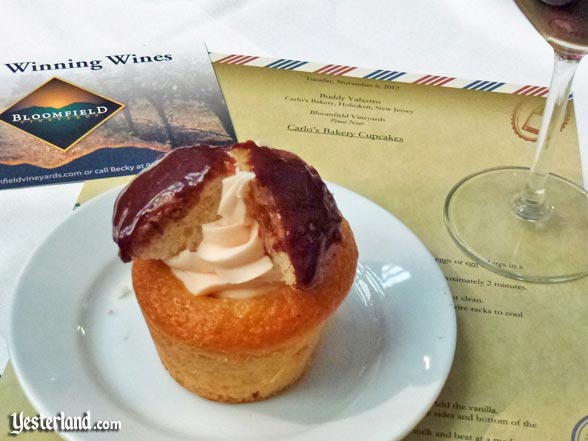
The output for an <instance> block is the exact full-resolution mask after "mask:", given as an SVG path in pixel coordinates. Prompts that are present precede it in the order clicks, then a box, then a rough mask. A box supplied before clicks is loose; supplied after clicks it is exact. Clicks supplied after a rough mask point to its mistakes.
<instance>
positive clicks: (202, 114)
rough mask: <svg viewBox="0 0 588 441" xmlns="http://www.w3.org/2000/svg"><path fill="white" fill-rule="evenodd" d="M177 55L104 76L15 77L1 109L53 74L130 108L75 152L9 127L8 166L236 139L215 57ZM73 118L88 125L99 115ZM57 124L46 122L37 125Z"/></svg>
mask: <svg viewBox="0 0 588 441" xmlns="http://www.w3.org/2000/svg"><path fill="white" fill-rule="evenodd" d="M206 55H207V54H206ZM169 58H171V59H169V60H168V59H166V60H165V61H160V62H148V61H146V62H142V63H136V62H133V60H137V59H140V58H139V57H134V58H129V60H130V61H129V63H127V64H125V65H122V66H121V65H119V66H108V69H107V68H106V67H105V68H104V69H103V71H99V72H92V71H84V72H70V71H68V72H65V71H63V72H62V71H55V72H50V73H48V72H42V73H40V72H36V73H33V74H28V75H23V76H21V77H14V78H13V79H12V81H11V84H10V85H9V86H8V87H9V90H10V92H9V93H4V94H3V96H1V97H0V112H1V111H3V110H4V109H7V108H8V107H10V106H11V105H13V104H14V103H15V102H17V101H19V100H21V99H23V98H24V97H26V96H27V95H28V94H30V93H32V92H33V91H34V90H35V89H36V88H38V87H39V86H40V85H41V84H43V83H45V82H46V81H47V80H48V79H49V78H51V77H50V76H48V75H49V74H51V75H52V76H54V77H57V78H63V79H64V80H66V81H68V82H69V83H72V84H75V85H77V86H79V87H81V88H84V89H86V90H88V91H90V92H92V93H94V94H97V95H100V96H102V97H105V98H107V99H110V100H113V101H116V102H118V103H121V104H123V106H124V107H123V109H122V110H120V111H118V112H117V113H116V114H115V115H113V116H112V117H111V118H109V119H108V120H107V121H106V122H104V123H103V124H102V125H100V126H99V127H97V128H96V129H94V130H93V131H90V132H89V133H88V134H87V135H86V136H84V137H83V138H81V139H80V140H79V141H78V142H76V143H75V144H74V145H73V146H72V147H71V148H69V149H68V150H67V151H63V150H61V149H59V148H56V147H55V146H54V145H51V144H49V143H47V142H44V141H43V140H42V139H38V138H36V137H35V136H32V135H31V134H30V133H26V132H24V131H22V130H18V129H16V128H14V127H12V126H10V125H9V124H5V123H3V122H2V123H0V165H19V164H30V165H33V166H36V167H42V168H45V169H53V168H57V167H61V166H63V165H64V164H68V163H70V162H71V161H74V160H76V159H78V158H80V157H82V156H85V155H87V154H89V153H92V152H95V151H96V150H100V149H103V148H108V149H113V148H125V147H135V148H143V149H144V148H146V149H150V150H155V151H160V152H166V151H169V150H171V149H174V148H178V147H181V146H186V145H193V144H200V143H205V144H211V145H222V144H229V143H231V142H233V141H234V140H235V138H236V137H235V133H234V129H233V126H232V124H231V120H230V117H229V114H228V111H227V110H226V106H225V104H224V100H223V96H222V93H221V90H220V88H219V86H218V82H217V80H216V76H215V75H214V71H213V68H212V64H211V63H210V61H209V59H208V57H207V56H206V57H202V56H201V57H200V58H198V54H196V55H195V56H193V57H186V56H184V57H182V58H180V59H179V60H178V59H176V58H174V57H173V56H172V55H170V56H169ZM5 85H6V83H5ZM57 110H59V109H57ZM63 114H65V112H63ZM68 117H69V118H77V119H79V120H80V124H83V122H84V121H83V119H84V118H89V117H91V115H85V116H84V115H76V116H71V115H69V116H68ZM51 122H52V121H51V119H49V120H47V119H43V120H42V121H38V122H37V123H39V124H41V123H43V124H47V125H49V124H51ZM56 122H57V121H56ZM55 127H56V128H58V127H59V124H55ZM121 153H122V152H121Z"/></svg>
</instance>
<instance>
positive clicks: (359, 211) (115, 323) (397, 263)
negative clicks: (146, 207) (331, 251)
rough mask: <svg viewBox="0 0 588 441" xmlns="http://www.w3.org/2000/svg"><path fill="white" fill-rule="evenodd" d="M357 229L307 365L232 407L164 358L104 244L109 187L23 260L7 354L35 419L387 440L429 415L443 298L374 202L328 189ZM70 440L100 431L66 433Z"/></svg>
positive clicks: (131, 436)
mask: <svg viewBox="0 0 588 441" xmlns="http://www.w3.org/2000/svg"><path fill="white" fill-rule="evenodd" d="M330 188H331V190H332V191H333V193H334V195H335V198H336V200H337V202H338V204H339V207H340V209H341V211H342V212H343V214H344V215H345V216H346V217H347V219H348V220H349V222H350V224H351V227H352V228H353V230H354V232H355V236H356V239H357V243H358V246H359V255H360V264H359V268H358V272H357V277H356V281H355V284H354V286H353V289H352V291H351V293H350V294H349V296H348V298H347V299H346V301H345V302H344V303H343V305H342V306H341V307H340V309H339V310H338V311H337V313H336V314H335V316H334V317H333V320H331V322H330V324H329V325H328V327H327V329H326V332H325V335H324V336H323V339H322V341H321V343H320V345H319V348H318V353H317V355H316V358H315V359H314V362H313V364H312V366H311V368H310V370H309V371H308V372H307V373H306V374H305V376H304V377H303V378H302V380H301V381H300V382H298V383H297V384H296V385H295V386H293V387H292V388H290V389H289V390H287V391H286V392H285V393H283V394H281V395H279V396H277V397H275V398H273V399H270V400H267V401H263V402H259V403H252V404H241V405H228V404H220V403H214V402H210V401H206V400H204V399H201V398H199V397H198V396H196V395H193V394H192V393H190V392H188V391H187V390H185V389H183V388H182V387H181V386H179V385H178V384H177V383H176V382H175V381H174V380H173V379H172V378H171V377H170V376H169V375H168V374H167V372H166V371H165V369H164V368H163V367H162V365H161V363H160V361H159V359H158V357H157V353H156V351H155V348H154V346H153V343H152V341H151V339H150V336H149V334H148V331H147V328H146V325H145V323H144V321H143V318H142V316H141V312H140V310H139V307H138V305H137V302H136V300H135V297H134V295H133V294H132V292H131V279H130V265H124V264H122V263H121V262H120V261H119V259H118V257H117V248H116V247H115V245H114V243H113V241H112V239H111V226H110V225H111V214H112V207H113V203H114V199H115V196H116V194H117V191H116V190H115V191H111V192H109V193H106V194H104V195H102V196H101V197H98V198H96V199H95V200H93V201H91V202H89V203H88V204H86V205H85V206H82V207H81V208H80V209H78V210H76V211H75V212H74V213H73V214H72V216H71V217H70V218H68V219H67V220H66V221H65V222H64V223H63V224H62V225H60V226H59V227H58V228H57V229H56V230H55V231H54V232H53V233H52V234H51V235H50V236H49V237H48V238H47V239H46V241H45V242H44V243H43V244H42V245H41V246H40V247H39V248H38V249H37V250H36V252H35V253H34V254H33V256H32V258H31V260H30V261H29V263H28V265H27V266H26V267H25V269H24V271H23V273H22V275H21V277H20V280H19V283H18V285H17V292H16V296H15V302H14V305H13V310H12V323H11V338H10V342H9V349H10V354H11V357H12V362H13V365H14V368H15V370H16V373H17V376H18V378H19V380H20V382H21V384H22V387H23V388H24V390H25V392H26V394H27V395H28V397H29V399H30V400H31V402H32V404H33V405H34V406H35V408H36V409H37V410H38V411H39V412H42V413H43V414H45V415H56V414H57V413H59V412H61V411H63V412H64V414H65V416H81V415H82V414H83V413H84V412H87V411H90V415H91V419H92V421H97V420H120V421H121V422H122V430H120V431H119V432H109V433H108V439H112V440H125V441H132V440H150V441H157V440H161V441H164V440H165V441H170V440H198V441H222V440H231V441H245V440H251V441H253V440H255V441H265V440H267V441H270V440H271V441H275V440H289V441H290V440H291V441H294V440H299V441H324V440H335V439H336V440H337V441H346V440H349V441H357V440H362V441H376V440H377V441H391V440H396V439H400V438H402V437H403V436H404V435H406V434H407V433H408V432H409V431H410V430H411V429H412V428H413V427H414V426H415V425H416V424H417V423H418V422H419V421H420V420H421V418H422V417H423V416H424V415H425V413H426V412H427V410H428V409H429V408H430V406H431V405H432V403H433V402H434V400H435V398H436V397H437V396H438V394H439V392H440V391H441V388H442V386H443V384H444V382H445V380H446V378H447V375H448V374H449V370H450V367H451V363H452V360H453V354H454V349H455V338H456V322H455V312H454V309H453V301H452V298H451V294H450V292H449V288H448V286H447V284H446V282H445V278H444V277H443V274H442V273H441V271H440V270H439V267H438V266H437V264H436V263H435V260H434V259H433V257H432V256H431V255H430V254H429V252H428V251H427V249H426V248H425V247H424V246H423V244H422V243H421V242H420V241H419V240H418V239H417V238H416V236H415V235H414V234H413V233H412V232H411V231H410V230H409V229H407V228H406V227H405V226H404V225H403V224H402V223H401V222H400V221H398V220H397V219H396V218H394V217H393V216H392V215H391V214H390V213H388V212H387V211H385V210H384V209H382V208H380V207H378V206H377V205H375V204H374V203H372V202H371V201H369V200H367V199H365V198H363V197H361V196H359V195H357V194H355V193H352V192H351V191H349V190H346V189H344V188H342V187H339V186H336V185H331V186H330ZM61 435H62V436H63V437H65V438H67V439H71V440H89V439H92V440H96V439H97V438H100V437H104V436H105V435H104V434H101V433H95V432H94V433H91V432H62V433H61Z"/></svg>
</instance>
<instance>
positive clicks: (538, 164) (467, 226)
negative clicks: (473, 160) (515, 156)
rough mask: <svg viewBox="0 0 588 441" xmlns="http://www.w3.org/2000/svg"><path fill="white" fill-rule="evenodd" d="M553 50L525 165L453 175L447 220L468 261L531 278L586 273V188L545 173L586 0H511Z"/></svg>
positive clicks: (583, 28)
mask: <svg viewBox="0 0 588 441" xmlns="http://www.w3.org/2000/svg"><path fill="white" fill-rule="evenodd" d="M515 2H516V4H517V5H518V7H519V9H520V10H521V11H522V12H523V14H525V15H526V16H527V18H528V19H529V21H530V22H531V24H532V25H533V26H534V27H535V29H536V30H537V31H538V32H539V33H540V34H541V35H542V36H543V37H544V38H545V39H546V40H547V42H549V44H550V45H551V46H552V47H553V49H554V55H555V57H554V60H555V61H554V69H553V74H552V79H551V84H550V87H549V94H548V96H547V101H546V104H545V109H544V111H543V117H542V121H541V128H540V130H539V134H538V138H537V143H536V154H535V159H534V162H533V165H532V167H531V168H523V167H498V168H493V169H489V170H483V171H481V172H476V173H474V174H472V175H470V176H468V177H466V178H464V179H462V180H461V181H460V182H458V183H457V184H456V185H455V186H454V187H453V189H452V190H451V191H450V193H449V195H448V196H447V199H446V202H445V207H444V219H445V224H446V226H447V228H448V230H449V232H450V235H451V237H452V238H453V239H454V240H455V242H456V243H457V244H458V246H459V247H460V248H461V249H462V250H463V251H464V252H465V253H466V254H468V255H469V256H470V257H471V258H472V259H473V260H475V261H476V262H478V263H479V264H481V265H482V266H484V267H486V268H488V269H491V270H493V271H495V272H497V273H499V274H502V275H505V276H508V277H512V278H515V279H520V280H525V281H531V282H562V281H566V280H571V279H575V278H578V277H582V276H585V275H587V274H588V193H586V191H585V190H584V189H583V188H582V187H580V186H578V185H576V184H574V183H573V182H571V181H569V180H567V179H566V178H564V177H561V176H557V175H554V174H551V173H550V169H551V164H552V163H553V161H554V156H555V153H556V151H555V147H556V144H557V138H558V134H559V132H560V131H561V130H562V128H563V126H564V119H565V115H566V108H567V105H568V101H569V100H570V92H571V86H572V82H573V78H574V74H575V72H576V69H577V67H578V64H579V62H580V60H581V59H582V57H583V55H585V54H586V53H588V0H515Z"/></svg>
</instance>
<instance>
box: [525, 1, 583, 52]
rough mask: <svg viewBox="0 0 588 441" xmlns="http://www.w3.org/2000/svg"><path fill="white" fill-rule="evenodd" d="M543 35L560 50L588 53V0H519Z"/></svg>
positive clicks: (532, 22) (526, 13)
mask: <svg viewBox="0 0 588 441" xmlns="http://www.w3.org/2000/svg"><path fill="white" fill-rule="evenodd" d="M515 1H516V3H517V4H518V6H519V8H520V9H521V11H522V12H523V13H524V14H525V15H526V16H527V18H528V19H529V21H530V22H531V24H533V26H534V27H535V29H537V31H538V32H539V33H540V34H541V35H543V37H544V38H545V39H546V40H547V41H548V42H549V43H550V44H551V45H552V46H554V48H555V49H556V50H558V51H560V52H563V53H567V54H570V55H573V54H574V53H576V54H578V55H581V54H585V53H587V52H588V0H515Z"/></svg>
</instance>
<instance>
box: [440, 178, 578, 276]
mask: <svg viewBox="0 0 588 441" xmlns="http://www.w3.org/2000/svg"><path fill="white" fill-rule="evenodd" d="M528 175H529V169H528V168H523V167H500V168H493V169H488V170H484V171H481V172H478V173H475V174H473V175H470V176H468V177H466V178H464V179H463V180H461V181H460V182H459V183H457V184H456V185H455V187H453V189H452V190H451V192H450V193H449V195H448V196H447V199H446V201H445V208H444V218H445V224H446V226H447V228H448V230H449V233H450V234H451V237H452V238H453V239H454V240H455V242H456V243H457V245H459V247H460V248H461V249H462V250H463V251H464V252H465V253H466V254H467V255H468V256H469V257H471V258H472V259H473V260H474V261H475V262H477V263H479V264H480V265H481V266H483V267H485V268H488V269H490V270H492V271H494V272H496V273H499V274H502V275H504V276H507V277H511V278H514V279H519V280H525V281H529V282H543V283H550V282H563V281H566V280H572V279H577V278H579V277H582V276H585V275H587V274H588V193H587V192H586V191H585V190H584V189H582V188H581V187H580V186H578V185H576V184H574V183H573V182H571V181H568V180H567V179H565V178H562V177H561V176H557V175H553V174H550V175H549V178H548V180H547V195H548V202H549V203H550V204H551V206H552V207H553V211H552V213H551V215H550V216H548V217H547V218H546V219H544V220H541V221H532V220H527V219H523V218H521V217H519V216H517V215H516V214H515V212H514V210H513V208H512V206H513V200H514V199H515V198H516V196H517V195H518V194H519V193H520V192H521V191H522V189H523V188H524V187H525V183H526V181H527V177H528Z"/></svg>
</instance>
